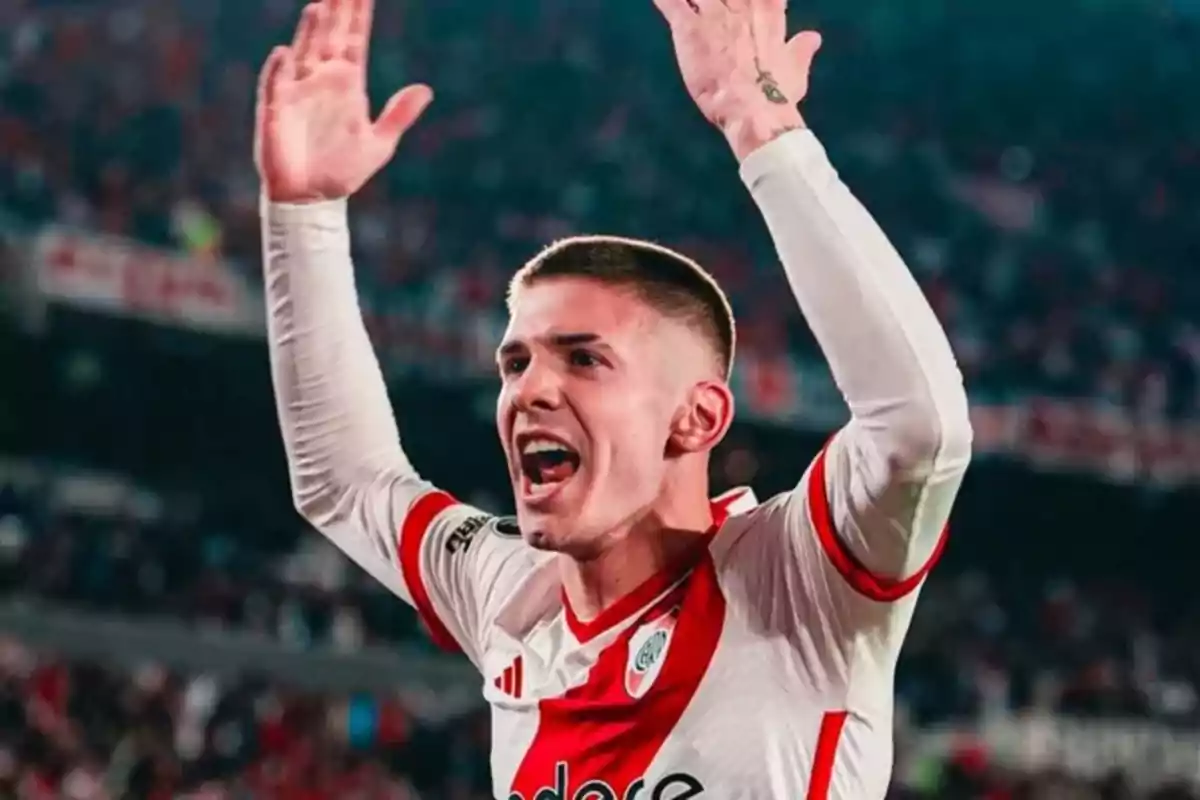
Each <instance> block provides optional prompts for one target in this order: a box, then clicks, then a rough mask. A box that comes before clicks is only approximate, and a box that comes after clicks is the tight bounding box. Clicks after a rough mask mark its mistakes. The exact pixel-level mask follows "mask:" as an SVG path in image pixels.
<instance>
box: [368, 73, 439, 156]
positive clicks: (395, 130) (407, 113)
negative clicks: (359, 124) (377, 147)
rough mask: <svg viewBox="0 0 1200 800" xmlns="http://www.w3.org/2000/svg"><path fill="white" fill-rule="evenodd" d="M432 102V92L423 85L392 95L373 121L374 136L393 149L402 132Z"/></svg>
mask: <svg viewBox="0 0 1200 800" xmlns="http://www.w3.org/2000/svg"><path fill="white" fill-rule="evenodd" d="M432 102H433V90H432V89H430V88H429V87H428V86H425V85H424V84H419V83H418V84H414V85H413V86H408V87H405V88H404V89H401V90H400V91H398V92H396V94H394V95H392V97H391V99H390V100H388V101H387V105H385V106H384V107H383V112H382V113H380V115H379V119H377V120H375V126H374V128H375V134H376V135H377V136H378V137H379V138H380V140H382V141H383V142H384V144H386V145H387V146H388V147H390V148H393V149H394V148H395V147H396V145H397V144H398V143H399V141H400V137H401V136H403V135H404V132H405V131H407V130H408V129H409V128H411V127H412V125H413V123H414V122H416V121H417V118H418V117H420V116H421V114H422V112H424V111H425V109H426V108H428V107H429V104H430V103H432Z"/></svg>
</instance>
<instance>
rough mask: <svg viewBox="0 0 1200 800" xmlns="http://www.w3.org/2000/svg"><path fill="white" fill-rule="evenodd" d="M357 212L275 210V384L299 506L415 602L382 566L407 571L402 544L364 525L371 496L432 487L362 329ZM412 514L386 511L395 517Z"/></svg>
mask: <svg viewBox="0 0 1200 800" xmlns="http://www.w3.org/2000/svg"><path fill="white" fill-rule="evenodd" d="M346 205H347V204H346V201H345V200H334V201H328V202H324V203H317V204H312V205H284V204H271V203H266V202H265V201H264V204H263V210H262V213H263V246H264V248H265V258H264V268H265V283H266V300H267V331H268V343H269V348H270V356H271V377H272V382H273V384H274V388H275V401H276V410H277V412H278V416H279V424H280V428H281V430H282V433H283V442H284V447H285V449H286V451H287V460H288V471H289V475H290V478H291V486H292V497H293V501H294V503H295V505H296V508H297V509H298V510H299V511H300V513H301V514H302V515H303V516H304V517H305V518H306V519H307V520H308V521H310V522H311V523H312V524H313V525H314V526H316V527H317V528H319V529H321V530H322V532H324V533H326V535H328V536H329V537H330V538H331V539H332V540H333V541H334V543H335V544H337V545H338V546H339V547H340V548H342V549H343V550H345V551H346V552H347V553H348V554H349V555H351V557H352V558H354V559H355V560H356V561H358V562H359V563H360V564H362V566H363V567H364V568H366V569H368V570H369V571H370V572H371V573H372V574H374V575H375V577H376V578H379V579H380V580H383V581H384V582H385V583H386V584H388V585H389V586H391V587H392V588H394V589H397V590H400V591H398V593H400V594H401V595H402V596H405V595H407V592H405V591H403V590H402V587H401V586H399V585H397V584H396V581H395V580H394V573H393V572H392V571H391V570H386V569H381V567H380V565H379V564H378V563H377V562H378V561H379V559H380V558H382V559H383V560H384V561H385V562H391V563H394V562H395V561H396V557H397V556H396V550H395V542H394V538H393V537H392V536H390V535H389V533H390V531H389V528H390V526H391V523H390V522H387V521H385V520H373V519H364V518H362V515H363V514H364V513H366V514H368V515H369V513H370V512H369V509H368V508H367V506H368V505H369V503H368V501H367V499H366V495H368V494H370V493H377V494H379V495H380V496H389V495H391V494H393V491H392V490H393V489H397V490H399V491H398V492H397V493H396V498H395V499H396V501H397V502H399V503H401V504H403V505H406V504H408V503H411V502H412V501H413V500H415V499H416V498H417V497H418V496H419V495H420V494H422V493H423V492H425V491H427V490H428V487H426V486H425V485H424V484H423V483H422V482H421V481H420V478H419V477H418V476H417V473H416V471H415V470H414V469H413V467H412V465H411V464H410V463H409V460H408V458H407V457H406V456H405V454H404V451H403V450H402V449H401V446H400V435H399V431H398V430H397V427H396V421H395V418H394V417H393V415H392V409H391V405H390V403H389V400H388V395H387V388H386V386H385V384H384V380H383V375H382V374H381V372H380V368H379V364H378V362H377V360H376V358H375V354H374V352H373V350H372V348H371V342H370V339H369V338H368V336H367V332H366V328H365V326H364V325H363V322H362V316H361V312H360V309H359V304H358V294H357V291H356V289H355V284H354V266H353V264H352V263H351V259H350V233H349V227H348V224H347V209H346ZM404 510H405V509H404V508H398V509H383V510H382V511H383V513H384V514H385V516H386V517H388V518H391V517H397V516H402V515H403V513H404ZM355 517H358V519H357V520H356V519H355ZM379 523H384V524H382V525H381V524H379ZM364 559H365V560H366V561H367V563H363V561H364ZM377 572H382V574H376V573H377ZM406 599H408V598H407V597H406Z"/></svg>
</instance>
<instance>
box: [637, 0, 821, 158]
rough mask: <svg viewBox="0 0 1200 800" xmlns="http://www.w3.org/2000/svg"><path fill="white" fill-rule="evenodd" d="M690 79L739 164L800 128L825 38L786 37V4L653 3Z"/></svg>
mask: <svg viewBox="0 0 1200 800" xmlns="http://www.w3.org/2000/svg"><path fill="white" fill-rule="evenodd" d="M654 4H655V5H656V6H658V9H659V11H661V12H662V13H663V16H664V17H666V19H667V23H668V24H669V25H670V26H671V36H672V38H673V39H674V41H675V55H676V57H677V58H678V60H679V68H680V71H682V73H683V81H684V84H685V85H686V86H687V89H688V92H689V93H690V94H691V95H692V99H693V100H695V101H696V105H697V106H698V107H699V108H700V111H701V113H703V114H704V116H705V117H707V118H708V120H709V122H712V123H713V124H714V125H716V126H717V127H718V128H719V129H720V130H721V132H722V133H723V134H724V135H725V138H726V139H727V140H728V141H729V144H730V146H731V147H732V148H733V151H734V153H735V154H736V155H737V157H738V160H739V161H740V160H742V159H744V158H745V157H746V156H748V155H749V154H750V153H752V152H753V151H755V150H757V149H758V148H759V147H761V146H762V145H764V144H766V143H767V142H769V141H771V140H772V139H774V138H776V137H777V136H779V135H781V134H782V133H784V132H786V131H789V130H793V129H796V128H802V127H804V120H803V118H802V117H801V116H800V111H799V109H797V107H796V104H797V103H799V102H800V101H801V100H803V99H804V96H805V95H806V94H807V93H808V79H809V71H810V69H811V67H812V62H813V57H814V56H816V54H817V50H819V49H820V47H821V35H820V34H819V33H816V32H814V31H804V32H802V33H799V34H797V35H796V36H793V37H792V38H791V39H788V38H787V0H654Z"/></svg>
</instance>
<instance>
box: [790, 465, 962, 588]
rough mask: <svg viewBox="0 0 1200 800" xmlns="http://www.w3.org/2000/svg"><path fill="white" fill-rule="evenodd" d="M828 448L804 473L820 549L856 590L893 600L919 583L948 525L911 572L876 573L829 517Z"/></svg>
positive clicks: (937, 552) (940, 546) (943, 542)
mask: <svg viewBox="0 0 1200 800" xmlns="http://www.w3.org/2000/svg"><path fill="white" fill-rule="evenodd" d="M828 452H829V446H828V445H826V446H825V447H824V448H823V449H822V450H821V452H820V453H818V454H817V457H816V460H814V461H813V466H812V471H811V472H810V473H809V476H808V507H809V510H810V511H811V512H812V521H813V527H814V528H816V531H817V538H818V539H819V540H820V542H821V549H823V550H824V551H825V555H826V556H827V557H828V558H829V561H830V562H831V563H832V564H833V566H834V568H836V569H837V571H838V572H839V573H840V574H841V576H842V577H843V578H845V580H846V583H848V584H850V587H851V588H852V589H854V591H856V592H858V593H859V594H861V595H863V596H864V597H867V598H868V599H870V600H874V601H876V602H878V603H893V602H895V601H897V600H900V599H901V598H903V597H904V596H905V595H908V594H910V593H911V592H912V591H913V590H914V589H916V588H917V587H918V586H920V585H921V581H923V580H925V576H926V575H928V574H929V570H931V569H933V567H934V565H935V564H937V561H938V559H939V558H941V556H942V550H943V549H944V548H945V546H946V537H947V534H948V533H949V532H950V528H949V526H947V527H945V528H943V529H942V534H941V538H939V539H938V543H937V546H936V547H935V548H934V549H933V554H932V555H930V556H929V560H927V561H926V562H925V564H924V565H923V566H922V567H921V568H920V569H919V570H917V571H916V572H915V573H914V574H912V575H910V576H909V577H907V578H904V579H900V580H898V579H895V578H887V577H884V576H882V575H876V574H875V573H874V572H872V571H871V570H870V569H869V568H867V567H866V566H865V565H864V564H863V563H862V562H861V561H859V560H858V557H857V556H855V555H854V553H852V552H850V548H849V547H847V546H846V543H845V542H844V541H842V537H841V536H839V535H838V532H837V523H836V521H835V520H834V518H833V510H832V509H831V508H830V507H829V494H828V488H827V486H826V483H825V456H826V454H827V453H828Z"/></svg>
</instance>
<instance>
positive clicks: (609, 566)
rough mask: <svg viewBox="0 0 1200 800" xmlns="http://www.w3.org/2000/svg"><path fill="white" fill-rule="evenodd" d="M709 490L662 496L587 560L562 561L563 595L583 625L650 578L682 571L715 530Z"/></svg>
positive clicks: (608, 536) (705, 488)
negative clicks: (677, 570) (667, 571)
mask: <svg viewBox="0 0 1200 800" xmlns="http://www.w3.org/2000/svg"><path fill="white" fill-rule="evenodd" d="M712 525H713V516H712V508H711V506H710V505H709V498H708V493H707V486H706V485H701V486H700V488H699V491H693V492H689V493H686V494H684V493H672V492H667V493H664V496H663V497H662V498H660V500H659V502H657V503H655V505H654V506H653V507H652V508H650V509H649V510H647V511H646V513H644V514H641V515H639V516H638V517H637V518H636V519H635V520H634V521H632V522H631V523H629V524H628V525H625V526H623V527H622V528H621V529H618V530H614V531H612V532H610V533H609V534H608V535H606V536H605V537H604V541H605V542H606V544H605V546H604V547H602V548H600V550H598V551H597V553H596V554H595V555H594V556H592V557H590V558H587V559H577V558H573V557H570V556H567V555H560V556H559V563H560V570H561V574H562V582H563V589H564V591H565V592H566V596H567V601H568V602H569V603H570V604H571V610H572V611H574V613H575V616H576V617H578V618H579V619H580V620H582V621H584V622H587V621H590V620H593V619H595V618H596V617H598V616H599V615H600V614H601V613H603V612H604V610H605V609H607V608H609V607H610V606H612V605H613V604H614V603H616V602H617V601H618V600H620V599H621V598H622V597H624V596H625V595H627V594H629V593H630V592H631V591H633V590H634V589H636V588H637V587H639V586H641V585H642V584H643V583H645V582H646V581H647V580H649V579H650V578H652V577H654V576H655V575H657V574H659V573H660V572H663V571H666V570H674V569H682V568H683V566H684V565H685V564H687V563H689V561H690V560H691V558H692V557H693V556H694V554H695V552H696V548H697V547H699V546H701V543H702V542H703V541H704V540H705V538H706V537H707V535H708V531H709V530H710V529H711V528H712Z"/></svg>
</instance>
